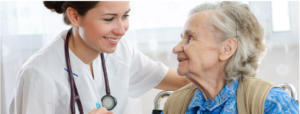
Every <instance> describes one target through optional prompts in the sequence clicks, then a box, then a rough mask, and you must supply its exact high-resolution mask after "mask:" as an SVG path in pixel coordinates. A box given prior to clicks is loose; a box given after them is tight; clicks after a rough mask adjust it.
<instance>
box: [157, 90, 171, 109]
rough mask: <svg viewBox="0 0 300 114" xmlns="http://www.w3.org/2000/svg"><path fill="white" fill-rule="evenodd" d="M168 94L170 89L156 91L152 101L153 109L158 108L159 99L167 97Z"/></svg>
mask: <svg viewBox="0 0 300 114" xmlns="http://www.w3.org/2000/svg"><path fill="white" fill-rule="evenodd" d="M170 94H171V92H170V91H162V92H160V93H158V95H156V97H155V99H154V102H153V110H159V106H160V101H161V99H162V98H164V97H169V95H170Z"/></svg>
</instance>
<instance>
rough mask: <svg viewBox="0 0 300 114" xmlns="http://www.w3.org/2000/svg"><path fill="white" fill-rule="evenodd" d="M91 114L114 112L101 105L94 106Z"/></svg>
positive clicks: (109, 113) (111, 113) (110, 113)
mask: <svg viewBox="0 0 300 114" xmlns="http://www.w3.org/2000/svg"><path fill="white" fill-rule="evenodd" d="M89 114H113V112H112V111H107V109H106V108H104V107H101V108H94V109H93V110H92V112H90V113H89Z"/></svg>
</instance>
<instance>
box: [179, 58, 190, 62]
mask: <svg viewBox="0 0 300 114" xmlns="http://www.w3.org/2000/svg"><path fill="white" fill-rule="evenodd" d="M177 60H178V62H182V61H185V60H188V59H187V58H178V59H177Z"/></svg>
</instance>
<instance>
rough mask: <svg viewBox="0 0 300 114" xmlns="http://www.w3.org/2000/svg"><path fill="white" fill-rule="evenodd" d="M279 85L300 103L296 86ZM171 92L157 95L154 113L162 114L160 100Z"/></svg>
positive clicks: (288, 84)
mask: <svg viewBox="0 0 300 114" xmlns="http://www.w3.org/2000/svg"><path fill="white" fill-rule="evenodd" d="M278 86H279V87H280V88H281V89H282V90H288V91H290V95H291V96H292V97H293V98H294V99H295V100H296V101H297V104H298V105H299V102H298V96H297V90H296V88H295V86H293V85H292V84H290V83H281V84H278ZM171 93H173V91H162V92H160V93H158V94H157V95H156V97H155V99H154V102H153V110H152V114H160V113H161V112H162V109H160V102H161V100H162V99H163V98H165V97H169V96H170V95H171Z"/></svg>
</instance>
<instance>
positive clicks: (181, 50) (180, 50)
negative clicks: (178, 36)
mask: <svg viewBox="0 0 300 114" xmlns="http://www.w3.org/2000/svg"><path fill="white" fill-rule="evenodd" d="M180 52H183V46H182V45H180V43H179V44H177V45H176V46H175V47H174V48H173V53H174V54H179V53H180Z"/></svg>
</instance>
